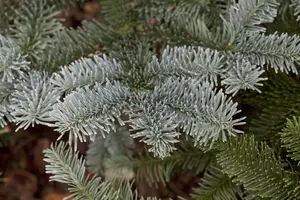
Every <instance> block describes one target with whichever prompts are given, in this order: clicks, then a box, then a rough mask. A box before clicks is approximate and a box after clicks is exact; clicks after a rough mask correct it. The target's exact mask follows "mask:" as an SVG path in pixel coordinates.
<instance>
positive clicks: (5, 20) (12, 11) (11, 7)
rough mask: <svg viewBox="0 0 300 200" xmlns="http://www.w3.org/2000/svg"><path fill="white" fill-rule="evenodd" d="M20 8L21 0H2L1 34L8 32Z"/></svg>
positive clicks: (0, 7) (0, 12) (0, 5)
mask: <svg viewBox="0 0 300 200" xmlns="http://www.w3.org/2000/svg"><path fill="white" fill-rule="evenodd" d="M18 7H19V0H9V1H7V0H0V34H4V35H5V34H6V33H7V32H8V30H9V27H10V25H11V23H12V22H13V19H14V17H15V16H16V10H17V9H18Z"/></svg>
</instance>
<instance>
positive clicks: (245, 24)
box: [224, 0, 279, 34]
mask: <svg viewBox="0 0 300 200" xmlns="http://www.w3.org/2000/svg"><path fill="white" fill-rule="evenodd" d="M278 6H279V3H278V2H277V0H253V1H252V0H251V1H249V0H240V1H238V3H237V4H236V5H232V6H231V8H230V10H229V16H228V19H227V20H224V25H225V27H226V29H227V31H229V32H232V33H233V34H240V33H241V32H242V31H244V30H247V31H253V32H262V31H263V32H264V31H265V28H263V27H261V26H258V25H260V24H262V23H271V22H273V20H274V18H275V17H276V15H277V8H278Z"/></svg>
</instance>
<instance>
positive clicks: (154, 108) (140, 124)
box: [130, 97, 180, 158]
mask: <svg viewBox="0 0 300 200" xmlns="http://www.w3.org/2000/svg"><path fill="white" fill-rule="evenodd" d="M148 101H149V99H148V98H147V97H146V98H145V99H144V100H141V102H140V104H138V105H135V106H136V108H137V110H136V112H137V114H134V113H132V114H131V115H130V117H131V119H130V122H131V123H132V124H130V126H131V128H132V129H131V130H133V131H137V132H136V133H134V134H132V136H133V137H134V138H137V137H142V139H141V140H140V141H141V142H144V143H146V144H147V145H150V148H149V151H150V152H153V153H154V156H159V157H160V158H164V157H167V156H169V155H170V153H171V152H172V151H174V150H176V148H175V147H174V144H175V143H177V142H179V140H178V136H179V135H180V133H179V130H177V129H176V128H177V127H178V122H176V114H175V113H168V111H170V110H169V108H168V106H166V105H164V104H163V102H157V103H156V104H154V105H153V104H152V105H151V103H149V102H148ZM152 103H153V102H152Z"/></svg>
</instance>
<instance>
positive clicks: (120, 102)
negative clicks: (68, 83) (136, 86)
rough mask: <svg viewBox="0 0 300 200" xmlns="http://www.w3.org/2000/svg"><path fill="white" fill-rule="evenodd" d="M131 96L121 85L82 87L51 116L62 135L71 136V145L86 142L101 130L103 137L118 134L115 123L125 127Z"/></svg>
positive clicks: (51, 113) (59, 103)
mask: <svg viewBox="0 0 300 200" xmlns="http://www.w3.org/2000/svg"><path fill="white" fill-rule="evenodd" d="M130 97H131V94H130V92H129V90H128V88H126V87H124V86H122V85H121V84H120V83H118V82H114V83H111V82H109V81H107V82H106V84H105V85H104V86H102V85H101V84H98V83H96V84H95V86H94V88H92V89H90V88H89V87H87V86H86V87H83V88H80V89H78V90H76V91H74V92H72V93H71V94H70V95H68V96H66V97H65V98H64V100H63V101H59V102H58V103H57V104H55V105H54V106H53V111H51V112H50V116H51V117H52V119H53V120H54V121H55V124H54V126H55V127H56V130H57V131H59V132H60V133H61V136H63V135H64V134H65V133H69V142H70V143H72V141H74V144H76V141H77V139H79V140H80V141H81V142H83V141H86V140H87V136H89V137H90V138H91V139H92V140H94V138H95V136H96V135H97V133H98V132H97V130H99V129H100V130H101V133H102V134H105V132H106V133H107V132H109V131H110V130H114V131H115V125H114V121H115V120H118V121H119V123H120V124H121V125H124V122H123V121H122V119H121V118H120V116H121V114H122V109H124V107H125V106H126V105H127V101H128V100H129V99H130Z"/></svg>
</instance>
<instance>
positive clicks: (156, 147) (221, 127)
mask: <svg viewBox="0 0 300 200" xmlns="http://www.w3.org/2000/svg"><path fill="white" fill-rule="evenodd" d="M132 107H134V108H135V111H136V112H134V113H131V114H130V122H132V125H131V126H132V129H133V130H134V131H137V132H136V133H134V134H133V136H134V137H142V141H144V142H145V143H147V144H149V145H151V146H152V148H151V149H150V150H151V151H153V152H154V154H155V155H156V156H159V157H162V158H163V157H165V156H168V155H169V153H170V152H172V151H173V150H175V147H174V146H173V144H174V143H176V142H177V139H176V138H177V137H178V136H179V131H178V128H181V129H182V130H183V131H184V132H185V133H186V134H188V135H191V136H192V137H193V138H194V139H195V145H196V144H197V145H207V144H210V145H212V144H213V143H214V142H215V141H216V140H221V141H227V138H228V137H229V136H231V135H235V134H236V133H241V132H242V131H240V130H237V129H236V128H235V126H238V125H243V124H245V122H244V121H243V120H244V119H245V118H244V117H242V118H239V119H233V117H234V116H235V115H236V114H238V113H239V112H240V110H238V109H237V103H233V101H232V100H231V99H230V98H227V97H226V95H225V94H224V93H223V92H222V91H221V90H219V91H217V90H216V89H214V87H213V85H212V84H210V83H208V82H204V83H203V82H201V81H199V80H197V79H184V78H178V79H176V80H174V79H168V80H167V81H166V82H165V83H163V84H162V85H159V86H157V87H155V88H154V91H153V92H151V93H146V94H144V95H143V97H142V98H141V100H140V103H138V104H133V105H132Z"/></svg>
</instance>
